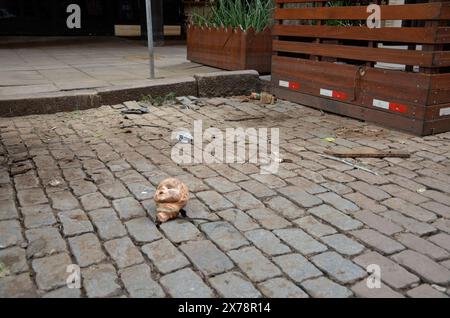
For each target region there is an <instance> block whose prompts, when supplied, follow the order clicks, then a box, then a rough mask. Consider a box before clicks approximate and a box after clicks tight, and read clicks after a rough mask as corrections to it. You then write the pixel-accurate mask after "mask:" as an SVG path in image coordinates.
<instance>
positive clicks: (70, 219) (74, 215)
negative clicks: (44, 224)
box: [58, 210, 94, 236]
mask: <svg viewBox="0 0 450 318" xmlns="http://www.w3.org/2000/svg"><path fill="white" fill-rule="evenodd" d="M58 218H59V219H60V221H61V223H62V225H63V231H64V235H66V236H73V235H77V234H83V233H86V232H92V231H93V230H94V228H93V227H92V224H91V222H90V221H89V218H88V217H87V215H86V214H85V213H84V212H83V211H82V210H75V211H69V212H60V213H58Z"/></svg>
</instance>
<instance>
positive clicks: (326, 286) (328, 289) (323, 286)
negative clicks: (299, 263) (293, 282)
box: [301, 277, 353, 298]
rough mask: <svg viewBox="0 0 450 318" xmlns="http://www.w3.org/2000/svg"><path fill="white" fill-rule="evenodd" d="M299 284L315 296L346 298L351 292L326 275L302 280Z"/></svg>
mask: <svg viewBox="0 0 450 318" xmlns="http://www.w3.org/2000/svg"><path fill="white" fill-rule="evenodd" d="M301 286H302V287H303V288H304V289H305V290H306V291H307V292H308V293H309V294H310V295H311V296H312V297H315V298H348V297H351V296H352V295H353V293H352V292H351V291H350V290H348V289H347V288H346V287H344V286H341V285H339V284H336V283H335V282H333V281H331V280H329V279H328V278H326V277H319V278H316V279H311V280H307V281H304V282H303V283H302V284H301Z"/></svg>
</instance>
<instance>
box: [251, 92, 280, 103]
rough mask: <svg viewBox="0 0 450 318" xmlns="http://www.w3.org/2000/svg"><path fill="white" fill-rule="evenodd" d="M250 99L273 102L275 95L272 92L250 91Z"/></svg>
mask: <svg viewBox="0 0 450 318" xmlns="http://www.w3.org/2000/svg"><path fill="white" fill-rule="evenodd" d="M250 99H253V100H259V101H260V102H261V104H275V102H276V100H277V99H276V97H275V96H274V95H272V94H269V93H266V92H262V93H252V94H251V95H250Z"/></svg>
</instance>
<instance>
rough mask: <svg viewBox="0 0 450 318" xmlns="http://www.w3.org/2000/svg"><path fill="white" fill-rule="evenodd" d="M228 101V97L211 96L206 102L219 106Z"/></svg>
mask: <svg viewBox="0 0 450 318" xmlns="http://www.w3.org/2000/svg"><path fill="white" fill-rule="evenodd" d="M227 101H228V100H227V99H226V98H221V97H218V98H210V99H208V100H207V101H206V102H207V103H208V104H210V105H213V106H216V107H217V106H220V105H223V104H225V103H226V102H227Z"/></svg>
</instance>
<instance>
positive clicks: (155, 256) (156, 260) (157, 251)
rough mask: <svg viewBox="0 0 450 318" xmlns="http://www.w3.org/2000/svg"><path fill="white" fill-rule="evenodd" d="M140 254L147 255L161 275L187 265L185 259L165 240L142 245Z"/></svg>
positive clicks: (187, 262)
mask: <svg viewBox="0 0 450 318" xmlns="http://www.w3.org/2000/svg"><path fill="white" fill-rule="evenodd" d="M142 252H144V254H145V255H147V257H148V258H149V259H150V260H151V261H152V263H153V264H154V265H155V266H156V268H157V269H158V271H159V272H161V273H163V274H167V273H170V272H172V271H174V270H177V269H180V268H183V267H185V266H187V265H189V261H188V260H187V259H186V257H185V256H184V255H183V254H182V253H181V252H180V251H178V249H177V248H176V247H175V246H173V244H172V243H170V241H168V240H166V239H163V240H159V241H156V242H153V243H151V244H147V245H144V246H143V247H142Z"/></svg>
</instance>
